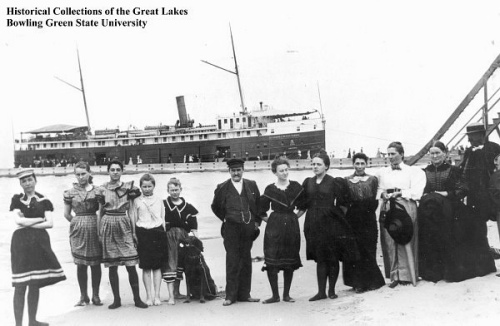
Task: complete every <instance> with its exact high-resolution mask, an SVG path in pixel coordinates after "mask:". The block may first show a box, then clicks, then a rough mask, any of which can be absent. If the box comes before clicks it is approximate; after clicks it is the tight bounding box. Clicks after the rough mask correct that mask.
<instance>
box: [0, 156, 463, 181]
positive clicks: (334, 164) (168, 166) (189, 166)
mask: <svg viewBox="0 0 500 326" xmlns="http://www.w3.org/2000/svg"><path fill="white" fill-rule="evenodd" d="M450 159H451V164H453V165H457V164H458V162H459V161H460V159H461V157H460V156H458V155H457V156H452V157H450ZM272 162H273V161H272V160H265V161H264V160H261V161H247V162H245V171H261V170H269V171H270V170H271V163H272ZM289 162H290V169H291V170H307V169H311V160H310V159H297V160H289ZM429 163H430V157H429V156H428V155H426V156H425V157H424V158H422V159H421V160H420V161H419V163H418V165H419V166H422V167H425V166H426V165H427V164H429ZM389 165H390V161H389V158H387V157H380V158H369V159H368V165H367V167H368V168H381V167H386V166H389ZM330 168H331V169H339V170H342V169H344V170H345V169H353V166H352V159H351V158H333V159H331V165H330ZM33 169H34V170H35V174H36V175H37V176H54V175H55V176H64V175H69V174H73V173H74V168H73V166H69V165H68V166H65V167H61V166H60V167H40V168H33ZM91 171H92V173H93V174H96V175H106V174H108V171H107V166H106V165H96V166H91ZM17 172H19V168H12V169H0V177H16V173H17ZM190 172H227V164H226V162H201V163H162V164H133V165H130V164H129V165H125V166H124V171H123V173H124V174H141V173H152V174H173V173H190ZM311 173H312V172H311ZM333 174H334V172H333Z"/></svg>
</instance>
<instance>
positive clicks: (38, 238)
mask: <svg viewBox="0 0 500 326" xmlns="http://www.w3.org/2000/svg"><path fill="white" fill-rule="evenodd" d="M10 252H11V263H12V286H27V285H29V286H37V287H44V286H47V285H51V284H55V283H57V282H60V281H63V280H65V279H66V276H65V275H64V272H63V270H62V268H61V264H59V261H58V260H57V257H56V255H55V254H54V252H53V251H52V248H51V246H50V237H49V234H48V233H47V231H46V230H42V229H33V228H24V229H19V230H16V231H15V232H14V234H13V235H12V242H11V247H10Z"/></svg>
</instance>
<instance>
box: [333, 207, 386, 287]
mask: <svg viewBox="0 0 500 326" xmlns="http://www.w3.org/2000/svg"><path fill="white" fill-rule="evenodd" d="M346 220H347V222H348V223H349V225H350V226H351V229H352V232H353V233H354V236H355V237H356V241H357V243H358V248H359V253H360V259H359V260H357V261H352V262H344V263H343V264H342V267H343V277H344V284H345V285H347V286H351V287H353V288H357V289H362V290H368V289H370V290H373V289H378V288H380V287H381V286H384V285H385V280H384V277H383V276H382V272H381V271H380V268H379V267H378V264H377V256H376V254H377V235H378V233H377V220H376V215H375V212H373V211H372V210H370V209H367V208H366V207H365V205H353V206H351V208H349V210H348V211H347V214H346Z"/></svg>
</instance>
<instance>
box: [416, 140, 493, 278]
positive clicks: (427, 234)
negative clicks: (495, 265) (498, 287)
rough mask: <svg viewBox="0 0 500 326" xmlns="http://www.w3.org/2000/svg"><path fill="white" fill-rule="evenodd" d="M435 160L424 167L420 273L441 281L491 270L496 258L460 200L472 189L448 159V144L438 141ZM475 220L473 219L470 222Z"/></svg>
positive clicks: (433, 148) (434, 154) (432, 154)
mask: <svg viewBox="0 0 500 326" xmlns="http://www.w3.org/2000/svg"><path fill="white" fill-rule="evenodd" d="M429 153H430V155H431V162H432V164H430V165H429V166H427V167H426V168H425V169H424V171H425V175H426V178H427V184H426V186H425V189H424V195H423V196H422V198H421V201H420V206H419V210H418V223H419V249H418V251H419V275H420V277H421V278H422V279H424V280H427V281H431V282H438V281H440V280H446V281H451V282H458V281H462V280H465V279H468V278H472V277H476V276H482V275H485V274H487V273H488V272H489V271H487V270H486V269H485V268H484V266H485V264H486V265H489V263H486V262H489V261H490V260H493V258H492V257H491V256H490V254H489V252H488V248H484V250H482V248H481V247H480V246H478V243H481V242H480V240H479V242H478V239H477V238H476V236H475V231H474V223H473V220H472V219H471V217H470V216H468V215H467V208H466V207H465V206H464V205H463V204H462V203H461V202H460V200H461V199H463V198H464V197H465V196H466V195H467V192H468V188H467V185H466V183H465V181H464V178H463V176H462V174H461V171H460V169H459V168H458V167H455V166H451V165H450V164H448V163H447V162H445V160H446V154H447V150H446V146H445V145H444V144H443V143H442V142H439V141H437V142H435V143H434V144H433V146H432V147H431V148H430V150H429ZM469 222H472V223H469Z"/></svg>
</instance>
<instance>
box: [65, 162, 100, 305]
mask: <svg viewBox="0 0 500 326" xmlns="http://www.w3.org/2000/svg"><path fill="white" fill-rule="evenodd" d="M75 177H76V179H77V181H78V182H77V183H75V184H73V188H71V189H69V190H66V191H65V192H64V217H65V218H66V219H67V220H68V221H69V222H70V228H69V240H70V245H71V254H72V255H73V261H74V262H75V264H76V266H77V267H76V275H77V278H78V285H79V287H80V300H79V301H78V302H77V303H76V305H75V306H84V305H85V304H87V303H89V302H90V298H89V295H88V293H87V279H88V275H87V267H88V266H90V271H91V275H92V303H93V304H94V305H96V306H102V302H101V299H100V298H99V286H100V284H101V275H102V272H101V260H102V248H101V244H100V242H99V236H98V235H97V214H96V213H97V211H98V210H99V202H98V201H97V196H96V195H97V194H98V191H97V188H96V187H94V186H93V185H92V176H91V174H90V166H89V164H88V163H87V162H78V163H77V164H76V165H75ZM72 211H73V212H74V213H75V214H74V215H73V214H71V212H72Z"/></svg>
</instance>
